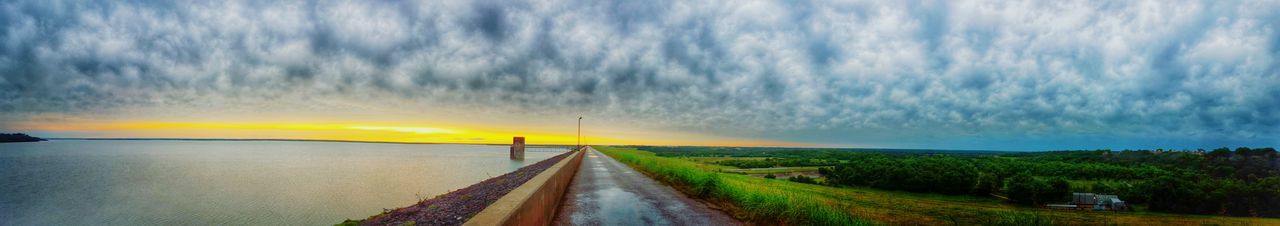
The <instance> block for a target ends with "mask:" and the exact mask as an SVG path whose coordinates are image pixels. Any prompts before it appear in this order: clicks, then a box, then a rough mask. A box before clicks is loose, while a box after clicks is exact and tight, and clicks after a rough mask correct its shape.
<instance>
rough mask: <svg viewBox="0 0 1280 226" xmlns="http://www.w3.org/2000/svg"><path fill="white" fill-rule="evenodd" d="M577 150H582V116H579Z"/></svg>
mask: <svg viewBox="0 0 1280 226" xmlns="http://www.w3.org/2000/svg"><path fill="white" fill-rule="evenodd" d="M577 149H582V116H577Z"/></svg>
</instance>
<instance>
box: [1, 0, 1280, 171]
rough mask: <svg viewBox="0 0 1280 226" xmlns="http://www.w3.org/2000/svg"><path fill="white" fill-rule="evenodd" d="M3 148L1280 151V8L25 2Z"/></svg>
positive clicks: (1217, 4) (14, 17) (5, 59)
mask: <svg viewBox="0 0 1280 226" xmlns="http://www.w3.org/2000/svg"><path fill="white" fill-rule="evenodd" d="M0 75H3V77H0V131H11V132H28V133H33V134H37V135H43V136H51V137H201V138H210V137H222V138H298V139H356V140H394V141H415V142H506V140H509V136H511V135H526V136H531V141H532V140H538V139H541V140H542V141H556V142H569V143H572V142H573V136H574V135H573V133H574V126H575V123H576V119H577V118H576V117H577V116H579V115H581V116H584V117H585V119H584V120H583V125H584V128H586V129H585V131H586V132H587V133H588V136H589V137H590V138H589V139H596V140H597V141H599V142H601V143H653V144H692V145H787V146H790V145H796V146H838V147H892V148H945V149H998V150H1048V149H1078V148H1079V149H1083V148H1213V147H1222V146H1231V147H1236V146H1253V147H1257V146H1277V145H1280V1H1275V0H1266V1H882V2H881V1H716V0H692V1H664V0H651V1H591V0H546V1H544V0H537V1H315V2H312V1H84V0H69V1H60V0H30V1H28V0H10V1H3V2H0Z"/></svg>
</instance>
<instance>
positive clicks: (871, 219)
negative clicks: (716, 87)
mask: <svg viewBox="0 0 1280 226" xmlns="http://www.w3.org/2000/svg"><path fill="white" fill-rule="evenodd" d="M596 148H597V150H600V151H601V152H604V153H605V154H607V155H609V156H612V157H613V158H615V159H618V160H619V161H622V162H623V163H626V164H627V165H630V166H631V167H633V168H636V169H637V170H640V171H643V172H645V173H647V174H649V175H650V176H652V177H654V178H655V179H658V180H661V181H664V182H666V183H670V184H673V185H675V186H676V187H678V188H680V189H681V190H682V191H685V192H687V193H689V194H690V195H692V196H695V197H698V198H703V199H707V200H710V201H712V202H715V203H720V204H722V205H723V206H726V208H727V209H729V212H730V213H731V214H733V215H734V216H735V217H737V218H739V219H743V220H746V221H751V222H755V223H757V224H765V225H773V224H789V225H851V224H853V225H867V224H891V225H902V224H911V225H1062V224H1066V225H1081V224H1083V225H1114V224H1119V225H1153V224H1154V225H1280V219H1270V218H1245V217H1221V216H1205V215H1183V214H1166V213H1156V212H1123V213H1115V212H1093V211H1066V210H1048V209H1042V208H1033V207H1023V206H1017V205H1012V204H1008V203H1004V202H1002V201H1000V200H998V199H995V198H988V197H976V196H965V195H941V194H930V193H911V192H900V191H885V190H878V189H870V188H859V187H830V186H822V185H811V184H801V183H795V182H790V181H786V180H771V179H764V178H757V177H751V176H748V175H740V174H731V173H719V172H717V171H719V170H721V169H725V167H723V166H716V165H710V164H701V163H698V162H693V161H691V160H688V159H684V158H667V157H659V156H656V155H654V154H652V153H649V152H644V151H639V150H635V149H631V148H619V147H599V146H597V147H596Z"/></svg>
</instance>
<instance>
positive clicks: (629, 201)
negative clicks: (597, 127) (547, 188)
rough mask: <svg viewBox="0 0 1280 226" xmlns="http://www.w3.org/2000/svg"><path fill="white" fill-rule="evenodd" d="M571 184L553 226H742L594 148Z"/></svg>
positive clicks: (588, 151) (588, 149) (723, 214)
mask: <svg viewBox="0 0 1280 226" xmlns="http://www.w3.org/2000/svg"><path fill="white" fill-rule="evenodd" d="M586 150H587V153H586V158H585V159H583V161H582V166H581V167H580V168H579V169H578V172H577V175H575V176H574V179H573V182H571V183H570V184H569V190H568V191H567V193H566V194H565V197H564V200H563V201H562V202H561V204H560V205H561V206H560V210H559V211H558V213H557V214H556V215H557V216H556V218H555V221H554V222H553V223H552V224H554V225H741V224H742V223H740V222H738V221H737V220H734V219H733V218H732V217H729V216H728V215H726V214H725V213H724V212H721V211H719V210H716V209H712V208H711V207H710V206H708V205H706V204H703V203H701V202H698V201H697V200H694V199H691V198H689V197H687V196H685V195H684V194H683V193H680V191H677V190H675V189H674V188H672V187H670V186H667V185H665V184H662V183H660V182H658V181H655V180H654V179H652V178H649V177H648V176H645V175H644V174H641V173H640V172H638V171H636V170H634V169H631V167H628V166H626V165H624V164H622V163H621V162H618V160H615V159H613V158H611V157H609V156H607V155H605V154H603V153H600V152H599V151H596V150H595V149H594V148H591V147H587V148H586Z"/></svg>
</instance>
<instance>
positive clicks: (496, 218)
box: [463, 150, 586, 226]
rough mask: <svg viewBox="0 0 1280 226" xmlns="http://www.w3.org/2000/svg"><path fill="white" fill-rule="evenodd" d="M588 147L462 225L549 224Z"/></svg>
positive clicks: (543, 172) (503, 197) (539, 174)
mask: <svg viewBox="0 0 1280 226" xmlns="http://www.w3.org/2000/svg"><path fill="white" fill-rule="evenodd" d="M585 152H586V151H581V150H579V151H577V153H573V154H572V156H569V157H568V158H564V159H562V160H560V162H558V163H556V164H555V165H552V166H551V168H547V170H545V171H542V173H538V175H537V176H534V177H533V178H531V179H529V181H527V182H525V183H524V184H522V185H520V187H516V189H515V190H512V191H511V193H507V195H505V196H502V198H499V199H498V201H496V202H494V203H493V204H492V205H489V207H486V208H485V209H484V210H481V211H480V213H478V214H476V216H474V217H471V219H470V220H467V223H465V224H463V225H482V226H489V225H548V224H551V221H552V220H554V219H555V214H556V209H557V208H559V207H560V200H561V198H563V197H564V193H565V191H566V190H568V189H569V182H571V181H572V180H573V175H576V174H577V172H578V167H579V166H581V165H582V156H583V154H584V153H585Z"/></svg>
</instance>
